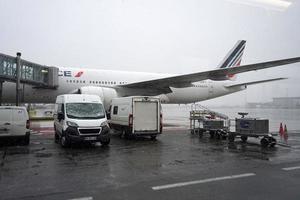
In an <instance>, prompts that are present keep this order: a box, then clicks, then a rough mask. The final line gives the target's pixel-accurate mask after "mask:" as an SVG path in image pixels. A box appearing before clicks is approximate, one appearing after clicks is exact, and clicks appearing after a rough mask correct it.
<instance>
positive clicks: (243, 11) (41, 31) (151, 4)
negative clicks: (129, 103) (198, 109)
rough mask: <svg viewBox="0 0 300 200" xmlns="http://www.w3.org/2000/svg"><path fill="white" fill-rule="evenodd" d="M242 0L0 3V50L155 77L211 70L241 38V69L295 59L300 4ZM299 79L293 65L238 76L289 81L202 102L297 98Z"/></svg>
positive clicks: (9, 0)
mask: <svg viewBox="0 0 300 200" xmlns="http://www.w3.org/2000/svg"><path fill="white" fill-rule="evenodd" d="M246 1H247V2H248V3H247V4H244V3H239V2H246ZM246 1H239V0H209V1H201V0H185V1H182V0H151V1H149V0H77V1H73V0H44V1H38V0H22V1H20V0H0V8H1V9H0V10H1V11H0V52H1V53H5V54H10V55H15V54H16V52H17V51H21V52H22V57H23V58H24V59H27V60H30V61H33V62H36V63H40V64H45V65H53V66H64V67H85V68H99V69H114V70H129V71H144V72H158V73H190V72H197V71H203V70H209V69H213V68H215V67H216V66H217V65H218V63H219V62H220V61H221V60H222V59H223V57H224V56H225V55H226V53H227V52H228V51H229V50H230V49H231V48H232V46H233V45H234V44H235V42H236V41H237V40H240V39H245V40H247V45H246V50H245V53H244V57H243V61H242V64H249V63H254V62H261V61H267V60H273V59H281V58H288V57H295V56H300V2H298V1H289V2H292V4H291V5H290V6H289V7H288V8H287V9H278V8H275V6H271V5H268V4H267V5H266V4H263V3H257V2H260V1H262V0H253V2H256V3H254V4H253V3H251V0H246ZM268 2H271V1H270V0H268ZM299 74H300V64H294V65H291V66H289V67H280V68H276V69H267V70H263V71H258V72H250V73H247V74H243V75H238V79H237V81H239V82H243V81H251V80H258V79H265V78H274V77H289V78H290V79H289V80H285V81H280V82H277V83H268V84H263V85H259V86H251V87H249V88H248V89H247V91H245V92H240V93H237V94H234V95H230V96H227V97H222V98H218V99H215V100H210V101H209V102H205V104H208V105H211V104H224V102H226V104H240V103H244V102H245V101H248V102H259V101H270V100H271V97H273V96H275V97H278V96H300V89H299V83H300V77H299ZM227 102H230V103H227Z"/></svg>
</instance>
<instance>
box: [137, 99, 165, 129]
mask: <svg viewBox="0 0 300 200" xmlns="http://www.w3.org/2000/svg"><path fill="white" fill-rule="evenodd" d="M158 116H159V113H158V102H157V101H135V102H134V109H133V131H134V132H152V131H155V132H158V123H159V122H158V120H159V117H158Z"/></svg>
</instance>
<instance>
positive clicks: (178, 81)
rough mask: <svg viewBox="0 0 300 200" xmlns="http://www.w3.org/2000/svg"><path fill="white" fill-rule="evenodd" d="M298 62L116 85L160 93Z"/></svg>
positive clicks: (224, 69)
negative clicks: (172, 88)
mask: <svg viewBox="0 0 300 200" xmlns="http://www.w3.org/2000/svg"><path fill="white" fill-rule="evenodd" d="M296 62H300V57H294V58H288V59H283V60H275V61H269V62H262V63H256V64H249V65H242V66H238V67H230V68H218V69H214V70H209V71H203V72H197V73H191V74H184V75H177V76H171V77H166V78H159V79H154V80H148V81H142V82H135V83H130V84H126V85H119V86H118V87H119V88H120V89H121V88H122V89H127V90H131V89H140V90H141V91H142V90H151V91H152V94H155V93H157V94H162V93H167V92H172V91H171V89H170V87H175V88H182V87H188V86H192V85H191V84H192V83H193V82H198V81H203V80H207V79H211V80H224V77H228V75H232V74H239V73H244V72H249V71H255V70H261V69H266V68H271V67H277V66H281V65H287V64H292V63H296Z"/></svg>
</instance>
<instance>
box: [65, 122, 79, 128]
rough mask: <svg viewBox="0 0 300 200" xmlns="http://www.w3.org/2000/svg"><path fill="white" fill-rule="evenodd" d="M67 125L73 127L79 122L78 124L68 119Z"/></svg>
mask: <svg viewBox="0 0 300 200" xmlns="http://www.w3.org/2000/svg"><path fill="white" fill-rule="evenodd" d="M67 125H68V126H71V127H78V124H76V123H75V122H70V121H67Z"/></svg>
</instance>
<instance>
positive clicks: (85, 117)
mask: <svg viewBox="0 0 300 200" xmlns="http://www.w3.org/2000/svg"><path fill="white" fill-rule="evenodd" d="M53 118H54V131H55V138H54V139H55V142H57V143H58V142H59V143H60V144H61V146H62V147H67V146H69V145H70V144H71V143H75V142H77V143H78V142H89V143H95V142H98V141H99V142H100V143H101V144H102V145H108V144H109V142H110V135H109V131H110V128H109V125H108V123H107V119H106V115H105V110H104V107H103V104H102V101H101V99H100V97H99V96H97V95H87V94H65V95H60V96H57V98H56V103H55V111H54V115H53Z"/></svg>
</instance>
